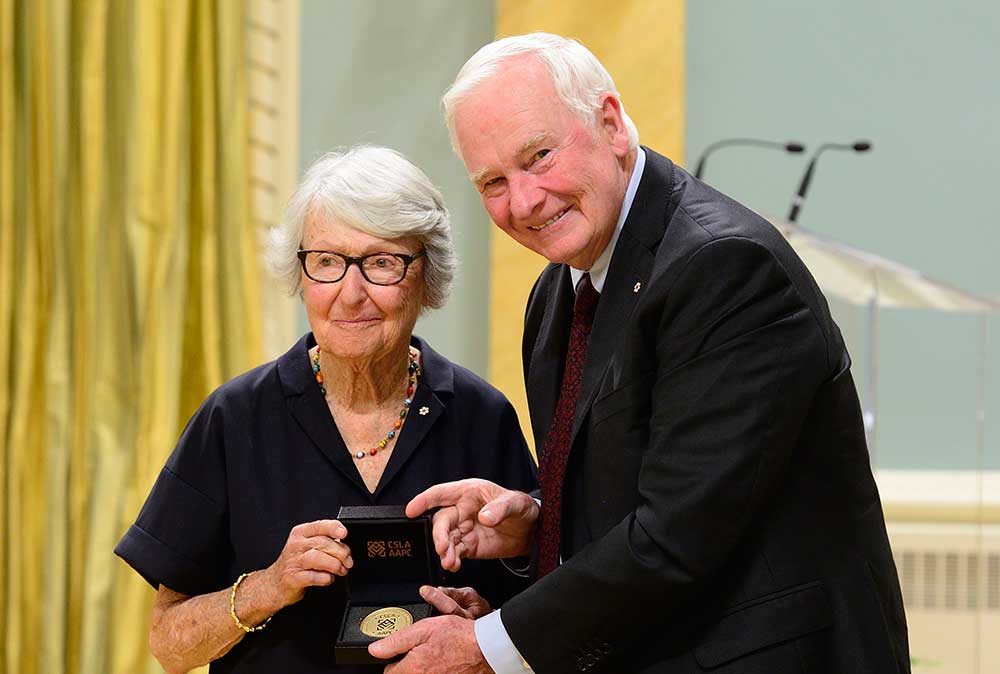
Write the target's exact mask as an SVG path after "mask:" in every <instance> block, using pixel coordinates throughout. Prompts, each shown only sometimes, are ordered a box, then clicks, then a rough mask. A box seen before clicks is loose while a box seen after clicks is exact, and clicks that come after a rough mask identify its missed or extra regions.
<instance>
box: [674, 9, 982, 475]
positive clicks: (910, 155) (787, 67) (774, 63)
mask: <svg viewBox="0 0 1000 674" xmlns="http://www.w3.org/2000/svg"><path fill="white" fill-rule="evenodd" d="M687 45H688V47H687V73H686V75H687V101H686V105H687V111H686V125H687V128H686V147H687V149H688V162H689V164H690V165H691V166H693V165H694V163H695V161H696V160H697V157H698V156H699V155H700V153H701V151H702V150H703V149H704V148H705V147H706V146H707V145H708V144H709V143H711V142H713V141H716V140H719V139H723V138H730V137H740V136H750V137H758V138H766V139H775V140H787V139H795V140H800V141H803V142H805V143H807V144H808V145H809V146H810V148H814V147H818V145H819V144H820V143H822V142H824V141H846V142H850V141H853V140H854V139H858V138H864V139H871V140H872V142H873V143H874V149H873V151H872V152H870V153H868V154H863V155H854V154H848V153H839V152H827V153H824V155H823V156H822V158H821V159H820V161H819V164H818V168H817V171H816V174H815V175H814V179H813V183H812V188H811V190H810V193H809V195H808V198H807V201H806V203H805V205H804V206H803V209H802V212H801V215H800V218H799V222H800V224H802V225H803V226H805V227H808V228H810V229H813V230H814V231H816V232H819V233H822V234H824V235H826V236H830V237H834V238H837V239H840V240H842V241H845V242H848V243H850V244H852V245H854V246H857V247H860V248H863V249H866V250H869V251H872V252H875V253H878V254H880V255H883V256H886V257H889V258H892V259H895V260H897V261H900V262H902V263H905V264H907V265H911V266H913V267H916V268H918V269H920V270H922V271H924V272H925V273H927V274H929V275H931V276H933V277H936V278H939V279H942V280H946V281H949V282H951V283H953V284H955V285H957V286H959V287H961V288H963V289H965V290H968V291H971V292H974V293H979V294H984V295H987V296H992V297H994V298H997V297H1000V265H998V263H997V257H998V252H1000V203H998V201H997V200H996V199H995V198H994V195H995V194H996V192H997V191H998V190H1000V151H998V150H1000V124H998V120H1000V85H998V79H997V71H998V68H1000V3H996V2H993V1H992V0H966V1H965V2H961V3H931V2H913V1H912V0H840V1H839V2H835V3H829V2H827V3H821V2H808V1H806V2H803V1H802V0H785V1H777V0H769V1H765V0H758V1H757V2H745V1H742V0H714V1H713V2H689V3H688V31H687ZM806 161H807V156H802V155H785V154H782V153H778V152H770V151H767V150H757V149H752V148H746V149H742V148H739V149H738V148H732V149H726V150H722V151H720V152H719V153H718V154H714V155H713V156H712V158H711V159H710V160H709V162H708V164H707V170H706V172H705V176H704V177H705V179H706V180H707V181H708V182H710V183H712V184H713V185H715V186H716V187H718V188H720V189H722V190H723V191H725V192H727V193H729V194H731V195H733V196H735V197H736V198H737V199H739V200H741V201H743V202H744V203H746V204H748V205H749V206H751V207H753V208H756V209H757V210H760V211H763V212H767V213H771V214H777V215H781V216H784V215H785V214H786V213H787V212H788V208H789V204H790V198H791V195H792V193H793V192H794V190H795V188H796V186H797V183H798V180H799V176H800V174H801V172H802V170H803V169H804V167H805V164H806ZM831 304H832V305H833V308H834V311H835V313H836V315H837V317H838V321H839V322H840V323H841V326H842V328H843V330H844V332H845V334H846V335H847V338H848V342H849V345H850V348H851V352H852V356H853V357H854V361H855V378H856V379H857V380H858V382H859V385H861V388H862V389H863V388H864V387H863V383H864V380H865V379H866V377H867V372H868V366H869V362H868V357H867V353H866V351H867V345H866V341H865V340H866V335H867V332H866V330H867V325H868V324H867V316H866V314H865V312H864V311H862V310H858V309H854V308H852V307H848V306H845V305H844V304H842V303H837V302H831ZM979 335H980V333H979V323H978V319H977V318H975V317H970V316H962V315H942V314H931V313H929V312H916V311H892V310H884V311H883V312H882V313H881V339H880V347H881V348H880V351H879V353H880V362H879V368H878V371H879V394H878V407H879V410H880V415H879V431H878V438H877V449H878V452H877V457H876V462H877V465H878V466H880V467H883V468H894V469H896V468H914V469H925V468H926V469H932V468H933V469H974V468H976V467H977V465H978V464H979V463H980V460H979V459H978V458H977V454H976V444H977V426H976V416H975V413H976V404H977V399H978V397H977V396H978V387H979V377H980V373H981V372H982V370H981V369H980V366H979V358H978V352H979V338H980V337H979ZM987 345H988V356H989V358H990V362H989V363H988V364H987V367H986V368H985V375H986V377H987V382H986V383H987V390H986V394H987V396H986V403H987V404H986V414H987V418H986V427H985V431H986V435H985V440H986V442H985V454H986V457H985V467H987V468H991V469H1000V419H998V417H1000V391H998V389H1000V320H998V318H997V317H996V316H993V317H991V318H990V319H989V320H988V334H987Z"/></svg>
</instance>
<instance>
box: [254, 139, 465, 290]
mask: <svg viewBox="0 0 1000 674" xmlns="http://www.w3.org/2000/svg"><path fill="white" fill-rule="evenodd" d="M309 218H321V219H323V220H327V221H335V222H337V223H340V224H343V225H346V226H347V227H350V228H352V229H355V230H358V231H361V232H364V233H366V234H371V235H372V236H377V237H380V238H383V239H398V238H402V237H415V238H416V239H418V240H419V241H420V244H421V246H422V248H423V249H424V250H425V251H426V253H427V255H426V256H425V257H424V258H423V261H424V286H425V293H426V294H425V304H426V305H427V306H428V307H431V308H433V309H437V308H439V307H442V306H444V303H445V302H446V301H447V300H448V295H449V294H450V292H451V286H452V282H453V280H454V277H455V271H456V268H457V266H458V262H457V260H456V258H455V249H454V247H453V246H452V242H451V225H450V220H449V217H448V209H446V208H445V205H444V199H443V197H442V196H441V192H439V191H438V189H437V188H436V187H434V185H433V183H431V181H430V179H429V178H428V177H427V176H426V175H425V174H424V172H423V171H421V170H420V169H418V168H417V167H416V166H414V165H413V164H412V163H411V162H410V161H409V160H408V159H406V157H404V156H403V155H402V154H400V153H399V152H396V151H395V150H390V149H389V148H385V147H373V146H369V145H361V146H357V147H354V148H351V149H349V150H344V151H337V152H330V153H328V154H325V155H323V156H322V157H320V158H319V159H318V160H317V161H316V162H315V163H314V164H313V165H312V166H310V167H309V169H308V170H307V171H306V173H305V175H304V176H303V177H302V181H301V182H300V183H299V186H298V188H297V189H296V190H295V194H293V195H292V198H291V199H289V201H288V206H287V207H286V209H285V218H284V222H282V223H281V224H280V225H278V226H276V227H273V228H272V229H271V231H270V236H269V240H268V246H267V258H268V262H269V263H270V265H271V268H272V270H273V271H274V273H275V275H276V276H277V277H278V278H279V279H281V280H283V281H284V282H285V283H286V284H287V286H288V289H289V293H290V294H293V295H294V294H296V293H301V292H302V276H301V266H300V264H299V260H298V251H299V249H300V248H301V247H302V237H303V233H304V231H305V227H306V222H307V221H308V220H309Z"/></svg>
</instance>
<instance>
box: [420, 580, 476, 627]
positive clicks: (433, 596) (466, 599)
mask: <svg viewBox="0 0 1000 674" xmlns="http://www.w3.org/2000/svg"><path fill="white" fill-rule="evenodd" d="M420 596H421V597H423V600H424V601H426V602H427V603H428V604H430V605H431V606H433V607H434V608H436V609H437V610H438V612H439V613H441V614H442V615H457V616H458V617H459V618H471V619H473V620H475V619H476V618H482V617H483V616H484V615H486V614H487V613H491V612H492V611H493V607H492V606H490V603H489V602H488V601H486V600H485V599H484V598H483V597H482V595H480V594H479V593H478V592H476V591H475V590H473V589H472V588H471V587H432V586H430V585H424V586H423V587H421V588H420Z"/></svg>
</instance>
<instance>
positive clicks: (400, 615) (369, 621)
mask: <svg viewBox="0 0 1000 674" xmlns="http://www.w3.org/2000/svg"><path fill="white" fill-rule="evenodd" d="M412 624H413V616H412V615H410V612H409V611H407V610H406V609H403V608H399V607H396V606H387V607H386V608H380V609H379V610H377V611H372V612H371V613H369V614H368V615H367V616H366V617H365V619H364V620H362V621H361V631H362V632H363V633H364V634H367V635H368V636H370V637H376V638H379V639H381V638H382V637H387V636H389V635H390V634H392V633H393V632H396V631H398V630H401V629H403V628H404V627H409V626H410V625H412Z"/></svg>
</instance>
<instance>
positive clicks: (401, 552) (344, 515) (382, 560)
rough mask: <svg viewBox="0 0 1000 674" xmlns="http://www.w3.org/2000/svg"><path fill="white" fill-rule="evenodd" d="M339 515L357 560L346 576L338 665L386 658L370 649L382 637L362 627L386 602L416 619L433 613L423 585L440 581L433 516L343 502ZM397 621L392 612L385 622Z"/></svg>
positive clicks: (337, 655)
mask: <svg viewBox="0 0 1000 674" xmlns="http://www.w3.org/2000/svg"><path fill="white" fill-rule="evenodd" d="M337 519H338V520H340V522H341V524H343V525H344V526H345V527H347V538H345V539H344V543H346V544H347V546H348V547H350V549H351V557H352V558H353V560H354V566H353V567H352V568H351V570H350V572H349V573H348V574H347V576H346V577H345V578H344V580H345V585H346V591H347V606H346V609H345V611H344V619H343V621H342V622H341V625H340V629H339V630H338V632H337V641H336V644H335V646H334V657H335V658H336V661H337V664H338V665H373V664H385V663H386V662H387V661H386V660H379V659H377V658H374V657H372V656H371V655H370V654H369V653H368V644H370V643H372V642H373V641H378V639H380V638H381V637H374V636H369V635H368V634H365V633H364V632H362V631H361V623H362V622H364V620H365V618H367V617H368V616H369V615H371V614H372V613H373V612H374V611H377V610H379V609H384V608H387V607H396V608H401V609H404V610H405V611H406V612H407V613H409V614H410V615H411V616H412V618H413V622H416V621H418V620H421V619H422V618H427V617H429V616H431V615H433V614H434V609H433V607H432V606H430V605H429V604H428V603H427V602H425V601H424V600H423V599H421V598H420V586H421V585H434V584H435V583H434V577H435V570H436V569H437V564H435V563H434V561H435V558H434V546H433V544H432V539H431V521H430V518H429V517H427V516H421V517H416V518H412V519H411V518H409V517H407V516H406V513H405V508H404V507H403V506H344V507H342V508H341V509H340V512H339V514H338V515H337ZM392 622H393V618H392V617H389V618H388V622H384V623H383V626H385V627H387V628H388V629H389V630H391V629H392V625H391V623H392ZM399 626H405V621H401V622H400V625H399ZM399 626H397V628H398V627H399ZM397 659H398V658H397Z"/></svg>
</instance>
